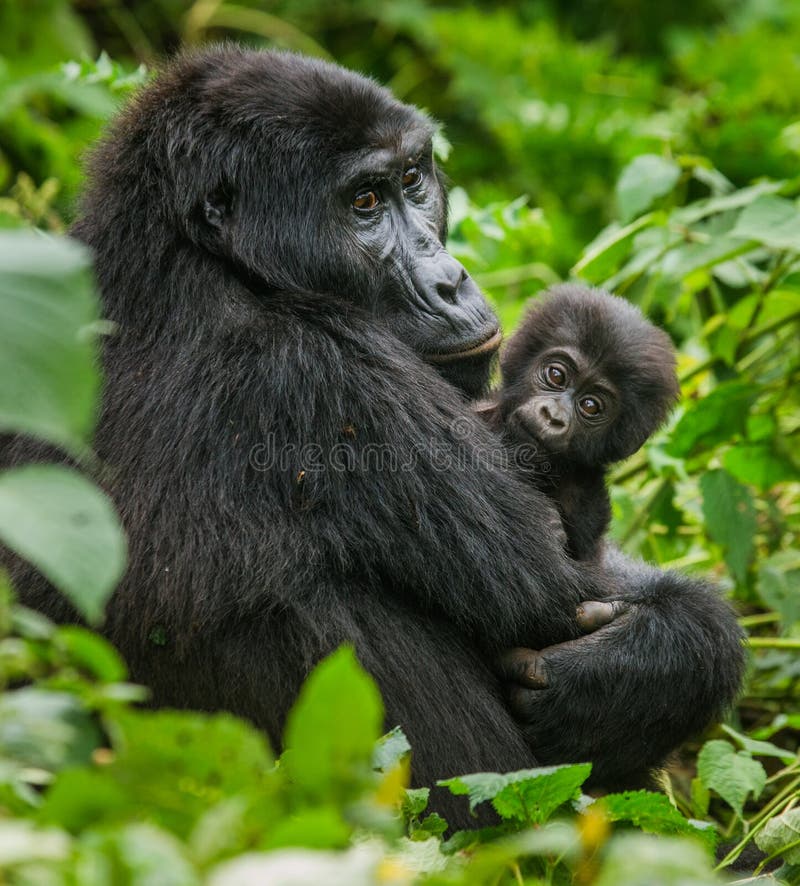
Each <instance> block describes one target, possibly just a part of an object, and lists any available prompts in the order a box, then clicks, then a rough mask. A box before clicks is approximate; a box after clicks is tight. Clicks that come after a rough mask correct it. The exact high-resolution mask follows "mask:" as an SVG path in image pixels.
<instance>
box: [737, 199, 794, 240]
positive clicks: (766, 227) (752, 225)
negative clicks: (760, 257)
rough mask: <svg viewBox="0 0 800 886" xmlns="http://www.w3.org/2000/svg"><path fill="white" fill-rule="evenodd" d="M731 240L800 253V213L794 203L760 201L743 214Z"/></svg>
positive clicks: (746, 209) (772, 200)
mask: <svg viewBox="0 0 800 886" xmlns="http://www.w3.org/2000/svg"><path fill="white" fill-rule="evenodd" d="M730 235H731V237H738V238H739V239H742V240H756V241H757V242H758V243H763V244H764V245H765V246H769V247H770V248H772V249H789V250H791V251H793V252H800V211H798V208H797V206H796V205H795V204H794V203H793V202H792V201H791V200H785V199H784V198H782V197H774V196H764V197H759V198H758V199H757V200H756V201H755V203H751V204H750V205H749V206H747V207H745V209H743V210H742V214H741V215H740V216H739V219H738V221H737V222H736V225H735V226H734V228H733V230H732V231H731V234H730Z"/></svg>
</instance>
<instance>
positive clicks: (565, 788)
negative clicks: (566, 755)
mask: <svg viewBox="0 0 800 886" xmlns="http://www.w3.org/2000/svg"><path fill="white" fill-rule="evenodd" d="M591 771H592V767H591V765H590V764H589V763H578V764H575V765H572V766H543V767H540V768H538V769H522V770H520V771H519V772H508V773H505V774H501V773H497V772H477V773H475V774H473V775H461V776H458V777H457V778H449V779H446V780H444V781H440V782H438V784H439V785H441V786H442V787H446V788H448V789H449V790H450V792H451V793H452V794H455V795H456V796H460V795H467V796H469V805H470V809H473V810H474V809H475V807H476V806H477V805H478V804H480V803H484V802H486V801H487V800H491V802H492V806H494V808H495V810H496V812H497V813H498V815H500V817H501V818H504V819H511V820H514V821H519V822H524V823H526V824H542V822H545V821H547V819H548V818H549V817H550V816H551V815H552V814H553V812H555V810H556V809H558V808H559V806H562V805H563V804H564V803H566V802H568V801H569V800H571V799H573V798H574V797H576V796H577V795H578V794H579V793H580V790H579V789H580V786H581V785H582V784H583V783H584V782H585V781H586V779H587V778H588V777H589V774H590V772H591Z"/></svg>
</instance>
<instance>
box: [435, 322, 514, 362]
mask: <svg viewBox="0 0 800 886" xmlns="http://www.w3.org/2000/svg"><path fill="white" fill-rule="evenodd" d="M502 340H503V333H502V332H501V331H500V329H499V328H498V329H495V330H494V331H493V332H492V333H490V334H489V336H488V337H487V338H485V339H483V340H482V341H480V342H478V344H475V345H470V346H469V347H468V348H462V349H461V350H459V351H447V352H446V353H444V354H425V359H426V360H427V361H428V362H429V363H436V364H437V365H439V366H441V365H442V364H444V363H456V362H458V361H459V360H469V359H470V358H471V357H483V356H485V355H486V354H493V353H494V352H495V351H496V350H497V349H498V348H499V347H500V342H502Z"/></svg>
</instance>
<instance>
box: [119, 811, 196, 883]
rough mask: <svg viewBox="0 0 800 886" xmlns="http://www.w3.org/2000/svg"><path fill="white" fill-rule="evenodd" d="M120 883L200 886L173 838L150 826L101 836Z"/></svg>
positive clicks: (131, 828)
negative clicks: (113, 862) (116, 870)
mask: <svg viewBox="0 0 800 886" xmlns="http://www.w3.org/2000/svg"><path fill="white" fill-rule="evenodd" d="M101 834H102V837H101V839H103V842H104V843H105V846H104V848H106V849H107V851H108V852H109V853H110V854H111V856H112V858H113V859H114V861H115V868H117V869H121V870H120V871H119V872H120V874H121V876H120V882H122V883H130V884H132V886H155V884H158V886H200V883H201V880H200V876H199V875H198V874H197V873H196V872H195V870H194V869H193V867H192V865H191V863H190V862H189V859H188V858H187V856H186V850H185V848H184V846H183V845H182V844H181V843H180V842H179V841H178V840H177V839H175V837H174V836H172V834H169V833H167V832H166V831H163V830H161V829H160V828H158V827H155V826H154V825H152V824H149V823H141V824H139V823H137V824H130V825H127V826H126V827H124V828H120V829H119V830H112V831H107V832H101Z"/></svg>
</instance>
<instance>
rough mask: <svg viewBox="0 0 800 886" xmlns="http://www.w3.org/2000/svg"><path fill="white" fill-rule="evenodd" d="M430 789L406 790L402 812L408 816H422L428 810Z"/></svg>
mask: <svg viewBox="0 0 800 886" xmlns="http://www.w3.org/2000/svg"><path fill="white" fill-rule="evenodd" d="M430 795H431V789H430V788H406V792H405V797H404V798H403V805H402V810H403V814H404V815H407V816H411V815H420V814H421V813H423V812H424V811H425V810H426V809H427V808H428V800H429V799H430Z"/></svg>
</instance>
